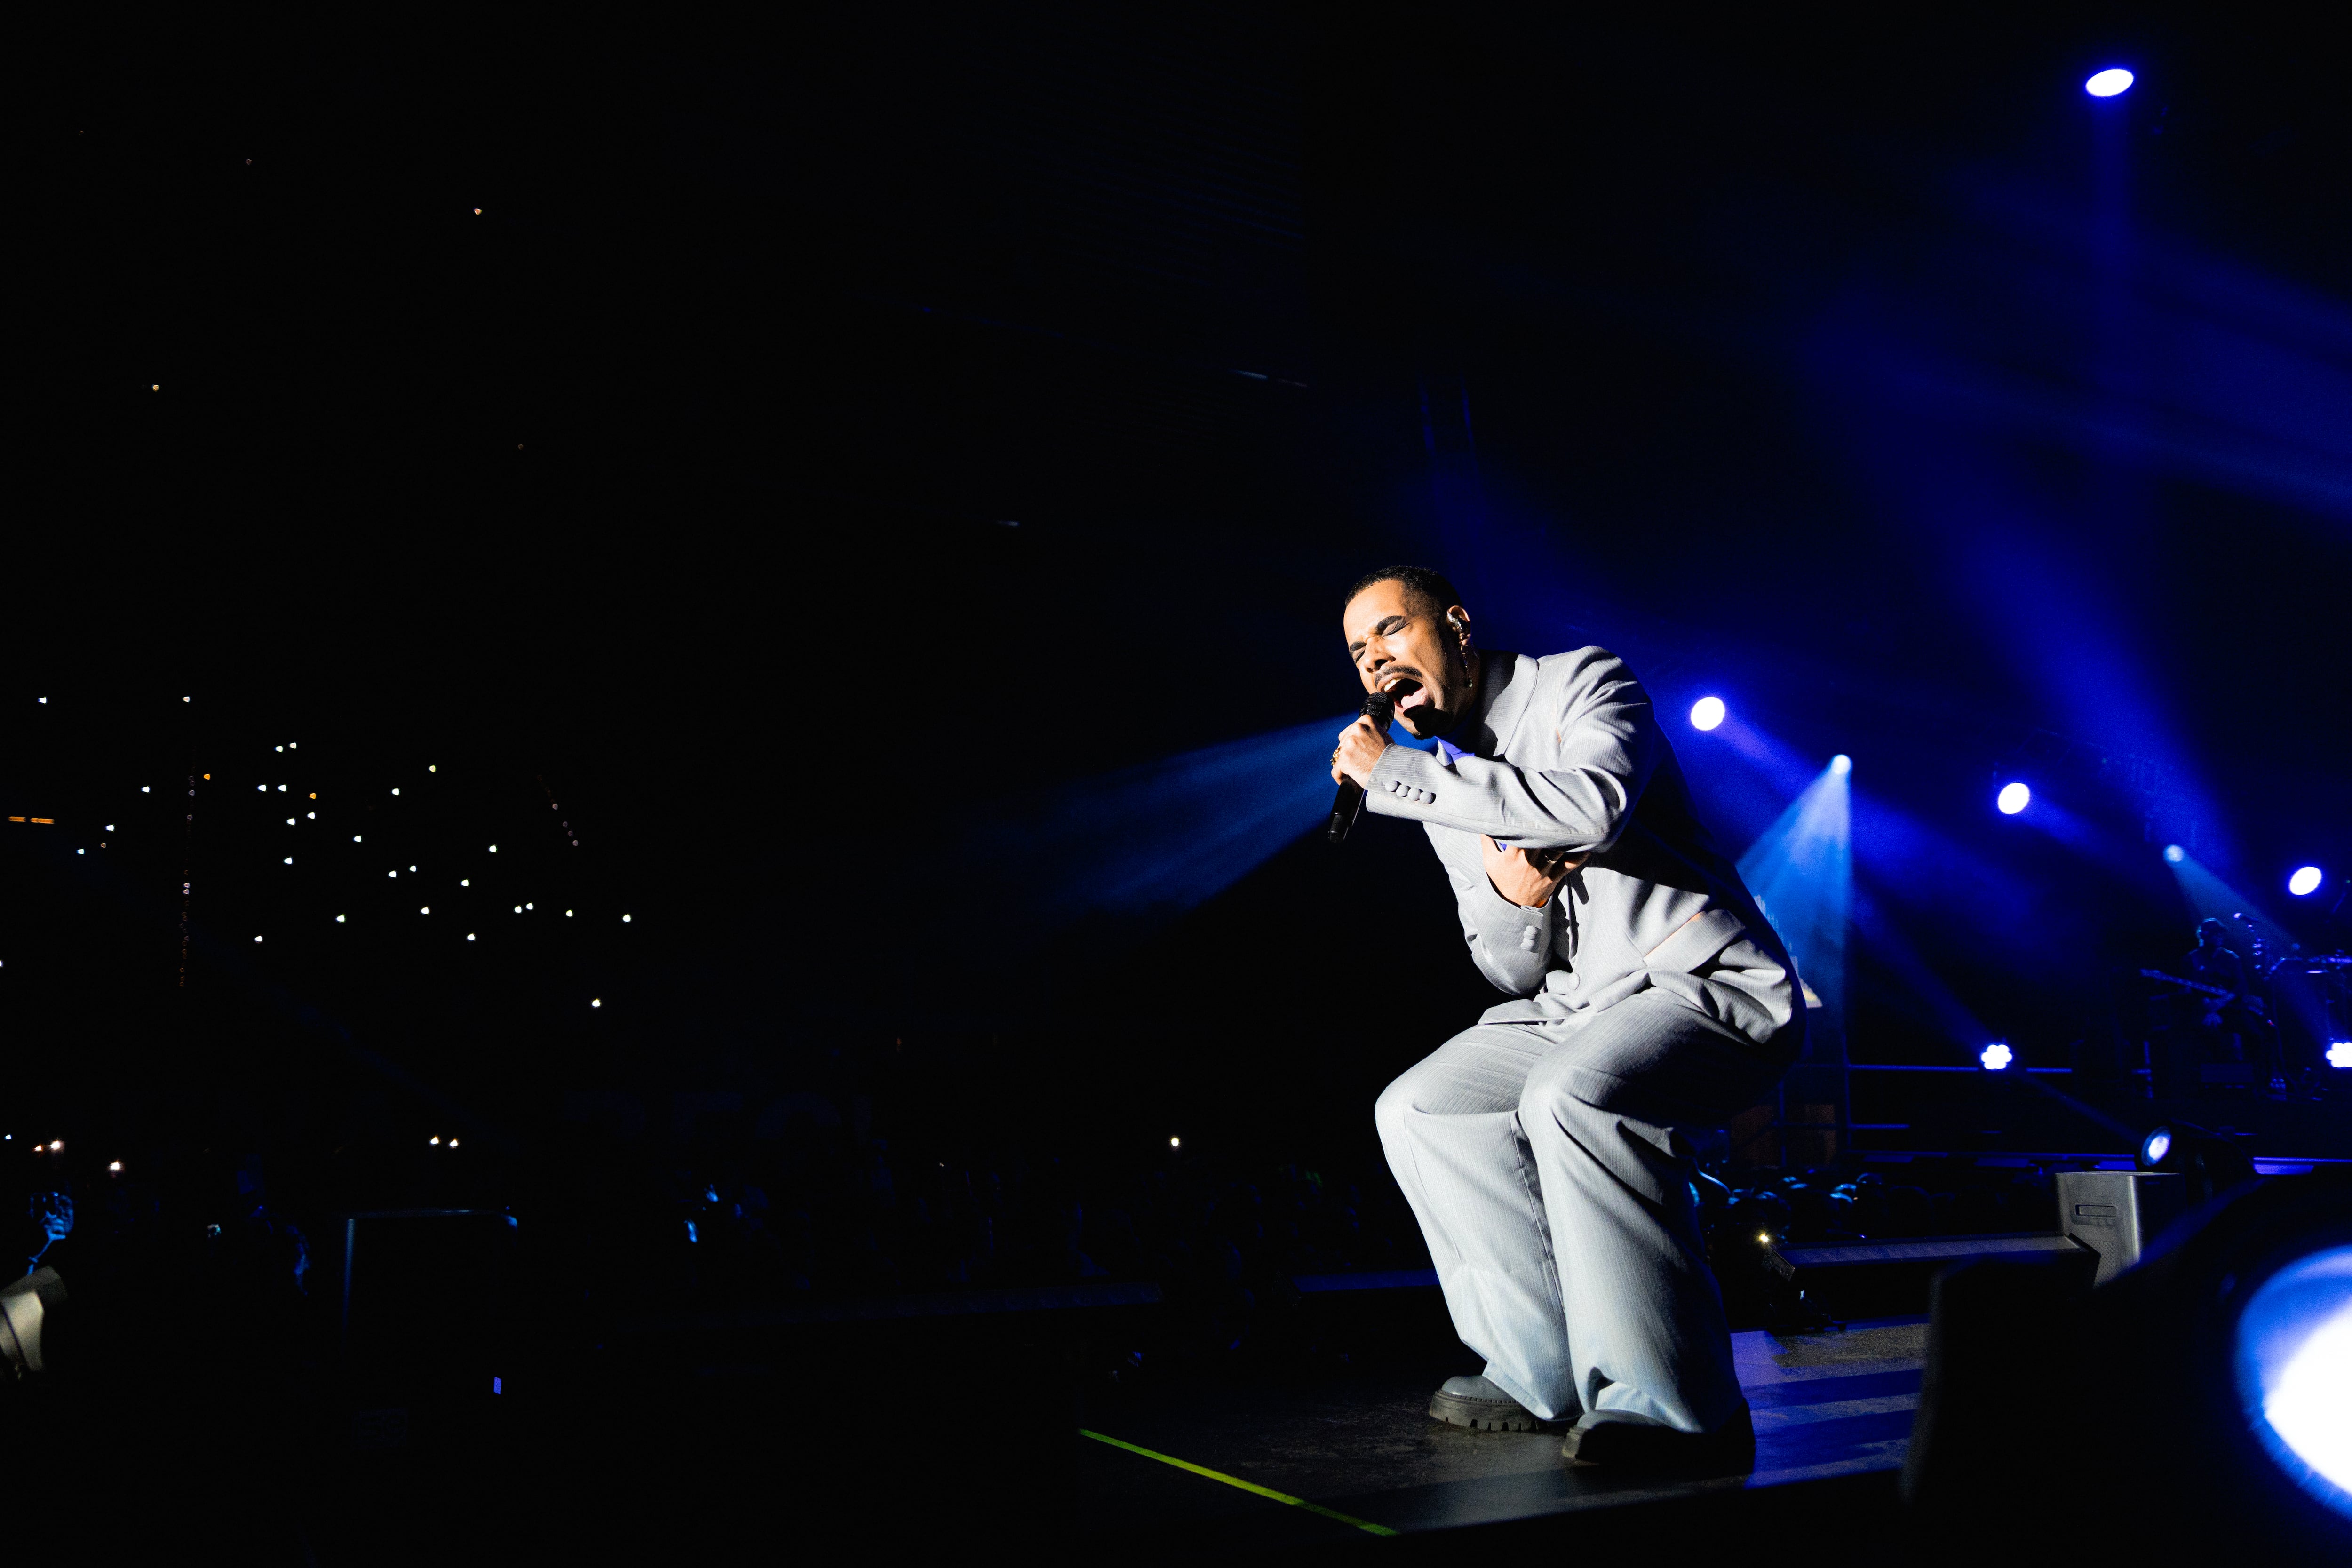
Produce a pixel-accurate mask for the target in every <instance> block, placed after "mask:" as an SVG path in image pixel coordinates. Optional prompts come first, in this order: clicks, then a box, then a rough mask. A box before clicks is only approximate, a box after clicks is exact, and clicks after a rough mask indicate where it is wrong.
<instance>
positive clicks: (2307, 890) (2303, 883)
mask: <svg viewBox="0 0 2352 1568" xmlns="http://www.w3.org/2000/svg"><path fill="white" fill-rule="evenodd" d="M108 831H109V832H111V831H112V829H109V830H108ZM2326 880H2327V873H2326V872H2325V871H2323V870H2321V869H2320V868H2318V867H2316V866H2302V867H2298V868H2296V869H2295V873H2294V875H2293V876H2291V877H2289V878H2288V879H2286V890H2287V891H2288V892H2290V893H2293V894H2294V896H2295V897H2296V898H2298V899H2307V898H2309V897H2311V895H2312V894H2314V893H2315V892H2317V891H2319V884H2320V883H2322V882H2324V881H2326Z"/></svg>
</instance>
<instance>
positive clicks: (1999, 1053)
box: [1977, 1040, 2017, 1072]
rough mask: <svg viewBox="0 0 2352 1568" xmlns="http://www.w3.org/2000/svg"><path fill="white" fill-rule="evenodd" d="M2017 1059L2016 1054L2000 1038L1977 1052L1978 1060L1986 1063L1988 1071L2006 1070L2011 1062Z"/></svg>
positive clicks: (1985, 1066) (1985, 1067)
mask: <svg viewBox="0 0 2352 1568" xmlns="http://www.w3.org/2000/svg"><path fill="white" fill-rule="evenodd" d="M2016 1059H2017V1057H2016V1054H2015V1053H2014V1052H2012V1051H2011V1049H2010V1048H2009V1047H2008V1046H2007V1045H2006V1044H2004V1043H2003V1042H2001V1041H2000V1040H1995V1041H1994V1042H1993V1043H1992V1044H1990V1045H1989V1046H1987V1047H1985V1048H1984V1049H1983V1050H1981V1051H1979V1052H1978V1053H1977V1060H1979V1061H1980V1062H1982V1063H1984V1069H1985V1071H1987V1072H2001V1071H2005V1070H2006V1069H2007V1068H2008V1067H2009V1064H2010V1063H2011V1062H2013V1061H2015V1060H2016Z"/></svg>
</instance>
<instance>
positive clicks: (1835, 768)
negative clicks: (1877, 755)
mask: <svg viewBox="0 0 2352 1568" xmlns="http://www.w3.org/2000/svg"><path fill="white" fill-rule="evenodd" d="M1830 772H1832V773H1852V772H1853V758H1852V757H1849V756H1847V755H1846V754H1845V753H1844V752H1839V753H1838V754H1837V755H1836V756H1834V757H1832V758H1831V759H1830Z"/></svg>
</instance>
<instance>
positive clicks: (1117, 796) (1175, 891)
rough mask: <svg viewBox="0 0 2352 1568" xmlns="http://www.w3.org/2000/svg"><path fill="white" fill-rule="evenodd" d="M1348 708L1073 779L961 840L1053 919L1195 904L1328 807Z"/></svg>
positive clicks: (1001, 883)
mask: <svg viewBox="0 0 2352 1568" xmlns="http://www.w3.org/2000/svg"><path fill="white" fill-rule="evenodd" d="M1351 717H1353V715H1350V714H1344V713H1343V714H1338V715H1335V716H1333V717H1332V718H1329V719H1318V720H1316V721H1313V722H1310V723H1306V724H1297V725H1293V726H1292V727H1291V728H1289V729H1286V730H1276V731H1272V732H1271V733H1268V734H1264V735H1253V736H1250V737H1248V738H1246V739H1244V740H1239V741H1228V742H1225V743H1223V745H1216V746H1206V747H1203V748H1202V749H1201V750H1199V751H1194V752H1180V753H1178V754H1177V755H1175V756H1172V757H1163V758H1161V759H1160V761H1158V762H1154V763H1141V764H1139V765H1138V766H1135V767H1131V768H1122V769H1120V770H1118V772H1116V773H1101V774H1097V776H1095V777H1093V778H1089V779H1080V780H1078V781H1077V782H1076V783H1074V784H1066V785H1065V786H1063V787H1061V788H1060V789H1057V790H1055V791H1053V792H1052V793H1051V794H1050V795H1047V796H1046V797H1045V799H1044V800H1042V801H1041V802H1039V803H1038V804H1037V805H1036V806H1035V807H1034V808H1033V809H1030V810H1027V811H1024V812H1020V813H1017V814H1015V815H1013V816H1010V817H1008V818H1005V819H1001V820H999V821H998V822H997V823H995V824H993V825H992V826H990V827H988V828H986V829H983V830H982V833H981V834H980V835H978V836H977V837H975V838H974V839H972V840H971V842H969V843H968V844H967V845H966V846H965V847H964V855H965V857H966V858H968V859H970V860H972V861H976V862H979V864H978V865H976V866H974V867H973V869H972V875H973V876H974V878H975V879H976V880H977V881H979V882H981V883H983V884H987V883H993V884H995V885H996V889H997V892H996V896H998V897H1001V898H1002V899H1003V900H1004V907H1006V908H1008V909H1010V908H1019V909H1021V910H1023V911H1024V915H1026V916H1027V917H1029V918H1034V919H1042V920H1045V921H1055V920H1061V919H1070V918H1075V917H1077V916H1080V915H1083V914H1085V913H1087V911H1089V910H1118V911H1123V912H1133V911H1142V910H1164V911H1170V912H1173V911H1176V910H1187V909H1191V908H1192V906H1194V905H1196V904H1198V903H1201V902H1202V900H1206V899H1209V898H1212V897H1213V896H1214V895H1216V894H1217V893H1220V892H1222V891H1223V890H1224V889H1226V888H1228V887H1231V886H1232V885H1233V884H1234V883H1235V882H1237V881H1239V880H1241V879H1242V878H1243V877H1244V875H1246V874H1247V873H1248V872H1249V871H1251V870H1252V869H1254V868H1256V867H1257V866H1259V865H1261V864H1262V863H1264V862H1265V860H1266V859H1268V858H1271V857H1272V856H1273V855H1274V854H1275V852H1276V850H1279V849H1281V848H1282V847H1284V846H1285V845H1287V844H1289V843H1290V842H1291V841H1292V840H1294V839H1296V838H1297V837H1298V836H1299V835H1300V834H1302V833H1307V832H1311V831H1313V830H1314V829H1315V828H1317V827H1318V826H1321V825H1322V823H1323V822H1324V820H1325V819H1326V817H1327V816H1328V813H1329V811H1330V809H1331V775H1330V772H1329V769H1328V755H1329V752H1330V750H1331V738H1332V737H1333V736H1334V735H1337V734H1338V733H1339V731H1341V730H1342V729H1344V728H1345V727H1346V726H1347V723H1348V721H1349V718H1351Z"/></svg>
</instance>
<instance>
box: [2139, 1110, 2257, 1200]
mask: <svg viewBox="0 0 2352 1568" xmlns="http://www.w3.org/2000/svg"><path fill="white" fill-rule="evenodd" d="M2138 1164H2139V1168H2140V1169H2141V1170H2143V1171H2165V1172H2169V1173H2172V1174H2174V1175H2180V1176H2186V1177H2188V1178H2189V1206H2190V1207H2192V1208H2193V1207H2195V1206H2196V1205H2199V1204H2201V1203H2203V1202H2204V1201H2205V1200H2206V1199H2208V1198H2210V1197H2211V1196H2212V1195H2213V1194H2216V1193H2223V1192H2228V1191H2230V1190H2231V1189H2232V1188H2235V1187H2240V1186H2243V1185H2244V1184H2247V1183H2249V1182H2252V1180H2253V1179H2254V1162H2253V1160H2252V1158H2251V1157H2250V1156H2249V1155H2248V1154H2247V1153H2246V1152H2245V1151H2244V1150H2243V1149H2242V1148H2240V1147H2239V1146H2238V1144H2237V1142H2236V1140H2234V1139H2231V1138H2225V1137H2223V1136H2222V1135H2221V1134H2220V1133H2218V1132H2213V1131H2208V1130H2207V1129H2205V1128H2202V1127H2191V1126H2189V1124H2188V1123H2187V1122H2185V1121H2170V1122H2167V1123H2165V1124H2164V1125H2163V1126H2161V1127H2157V1128H2154V1129H2151V1130H2150V1131H2149V1132H2148V1134H2147V1137H2145V1138H2143V1139H2141V1140H2140V1142H2139V1159H2138Z"/></svg>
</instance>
